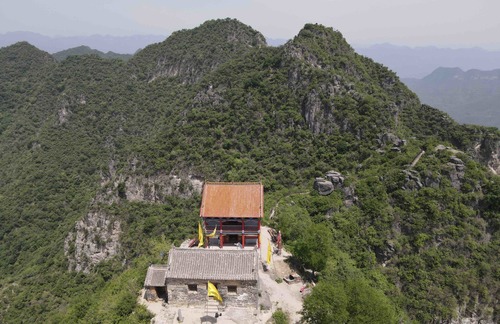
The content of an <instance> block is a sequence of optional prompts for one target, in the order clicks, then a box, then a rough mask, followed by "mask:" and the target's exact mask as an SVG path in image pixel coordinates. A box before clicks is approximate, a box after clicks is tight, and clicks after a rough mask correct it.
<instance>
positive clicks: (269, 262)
mask: <svg viewBox="0 0 500 324" xmlns="http://www.w3.org/2000/svg"><path fill="white" fill-rule="evenodd" d="M272 254H273V251H272V250H271V241H269V240H267V264H271V255H272Z"/></svg>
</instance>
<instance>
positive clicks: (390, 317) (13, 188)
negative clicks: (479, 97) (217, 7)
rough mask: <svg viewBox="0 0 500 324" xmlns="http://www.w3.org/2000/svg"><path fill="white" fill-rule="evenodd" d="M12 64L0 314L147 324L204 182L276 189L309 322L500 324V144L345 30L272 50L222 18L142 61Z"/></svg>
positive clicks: (312, 27) (4, 132)
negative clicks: (308, 272) (436, 103)
mask: <svg viewBox="0 0 500 324" xmlns="http://www.w3.org/2000/svg"><path fill="white" fill-rule="evenodd" d="M0 68H1V70H2V72H3V73H2V74H1V75H0V152H1V156H0V222H1V224H2V226H1V227H0V322H2V323H14V322H35V321H39V322H45V323H51V322H54V323H72V322H74V323H111V322H125V323H140V322H143V323H149V320H150V318H151V315H150V314H149V313H148V312H147V311H146V310H145V309H144V308H143V307H142V306H139V305H138V304H136V297H137V295H138V292H139V289H140V288H141V286H142V283H143V280H144V276H145V273H146V268H147V266H148V265H149V264H151V263H158V262H162V261H164V258H165V257H166V252H167V251H168V249H169V248H170V247H171V246H172V245H177V246H178V245H179V243H180V242H181V241H183V240H184V239H186V238H188V237H192V236H194V234H195V233H196V226H197V215H198V210H199V204H200V195H199V190H198V189H197V188H198V187H199V186H198V185H199V183H200V182H201V181H205V180H206V181H261V182H262V183H263V184H264V187H265V208H266V220H265V221H266V222H267V223H269V224H270V225H272V226H274V227H276V228H277V229H280V230H281V231H282V233H283V239H284V242H285V244H286V246H287V248H288V249H290V250H291V251H292V252H293V253H294V255H296V256H297V258H298V259H299V260H300V262H301V263H302V264H303V265H304V266H305V267H307V268H311V269H313V270H315V271H318V272H320V273H321V275H320V277H319V282H318V284H317V286H316V287H315V288H314V289H313V291H312V293H311V294H310V295H309V296H308V297H307V298H306V299H305V301H304V312H303V317H304V319H305V320H306V321H308V322H310V323H346V322H350V323H391V322H392V323H396V322H422V323H438V322H451V321H453V320H459V319H465V318H467V319H470V320H472V321H476V322H479V321H481V322H499V321H500V308H499V305H500V303H499V301H498V296H499V295H500V293H499V287H500V262H499V255H500V237H499V227H500V178H499V176H498V175H496V173H497V172H500V163H499V158H498V157H499V156H500V132H499V131H498V129H496V128H486V127H479V126H468V125H459V124H457V123H456V122H454V121H453V120H452V119H451V118H450V117H449V116H448V115H446V114H445V113H443V112H441V111H439V110H438V109H435V108H433V107H430V106H427V105H422V104H421V103H420V102H419V100H418V98H417V96H416V95H415V94H414V93H412V92H411V91H410V90H408V88H407V87H406V86H405V85H404V84H403V83H401V82H400V81H399V79H398V77H397V76H396V75H395V74H394V73H393V72H391V71H390V70H388V69H387V68H385V67H384V66H382V65H380V64H377V63H375V62H373V61H372V60H371V59H368V58H366V57H364V56H361V55H359V54H357V53H356V52H355V51H354V50H353V49H352V47H351V46H350V45H349V44H348V43H347V42H346V41H345V39H344V38H343V37H342V35H341V34H340V33H339V32H338V31H334V30H333V29H331V28H327V27H324V26H321V25H316V24H308V25H306V26H304V28H303V29H302V30H301V31H300V32H299V33H298V35H297V36H296V37H295V38H294V39H292V40H290V41H289V42H287V43H286V44H284V45H283V46H280V47H268V46H267V45H266V43H265V39H264V37H263V36H262V35H261V34H260V33H259V32H257V31H255V30H254V29H252V28H251V27H249V26H246V25H244V24H242V23H240V22H238V21H236V20H232V19H224V20H214V21H208V22H206V23H204V24H202V25H201V26H199V27H197V28H194V29H192V30H181V31H178V32H175V33H173V34H172V35H171V36H170V37H169V38H167V39H166V40H165V41H164V42H161V43H158V44H153V45H150V46H148V47H146V48H145V49H143V50H141V51H139V52H138V53H136V54H135V55H134V56H133V57H132V58H130V59H129V60H128V61H123V60H119V59H104V58H101V57H99V56H97V55H81V56H69V57H67V58H65V59H63V60H62V61H60V62H58V61H57V60H56V59H55V58H54V57H53V56H51V55H50V54H48V53H45V52H43V51H40V50H38V49H37V48H35V47H33V46H32V45H30V44H28V43H17V44H15V45H12V46H9V47H5V48H1V49H0ZM417 156H418V157H419V158H416V157H417ZM331 170H335V171H338V172H340V173H341V174H342V177H343V181H342V183H341V184H339V185H337V186H336V187H335V190H334V191H333V193H331V194H330V195H327V196H323V195H320V194H318V192H317V191H316V190H314V189H313V182H314V180H315V178H317V177H324V176H325V174H326V173H327V172H329V171H331ZM271 212H273V215H274V216H273V218H272V219H269V218H268V216H269V215H270V214H271Z"/></svg>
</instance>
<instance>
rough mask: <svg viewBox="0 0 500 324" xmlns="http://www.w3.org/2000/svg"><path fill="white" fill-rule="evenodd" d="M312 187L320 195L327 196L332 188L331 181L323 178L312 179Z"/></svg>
mask: <svg viewBox="0 0 500 324" xmlns="http://www.w3.org/2000/svg"><path fill="white" fill-rule="evenodd" d="M313 188H314V189H316V190H317V191H318V192H319V194H320V195H322V196H328V195H329V194H331V193H332V192H333V189H334V187H333V183H332V182H331V181H328V180H325V179H323V178H316V179H315V180H314V185H313Z"/></svg>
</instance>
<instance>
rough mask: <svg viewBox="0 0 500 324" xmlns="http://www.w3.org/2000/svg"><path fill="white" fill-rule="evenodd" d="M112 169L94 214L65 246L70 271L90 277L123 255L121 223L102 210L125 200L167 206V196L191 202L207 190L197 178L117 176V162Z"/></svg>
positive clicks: (78, 225)
mask: <svg viewBox="0 0 500 324" xmlns="http://www.w3.org/2000/svg"><path fill="white" fill-rule="evenodd" d="M134 166H135V162H134V161H132V164H131V171H132V170H133V169H134ZM109 168H110V170H109V175H110V176H111V179H110V178H105V179H104V178H103V179H102V181H101V186H102V189H101V191H100V192H99V193H97V194H96V196H95V197H94V199H93V200H92V202H91V208H90V211H89V212H88V213H87V215H85V217H84V218H83V219H81V220H79V221H77V222H76V224H75V227H74V228H73V230H72V231H70V233H68V236H67V237H66V240H65V242H64V254H65V256H66V258H67V259H68V263H69V267H68V270H69V271H78V272H79V271H82V272H85V273H88V272H90V270H91V269H92V267H93V266H95V265H97V264H98V263H99V262H102V261H104V260H108V259H111V258H113V257H114V256H116V255H118V254H119V253H120V246H121V245H120V235H121V233H122V231H121V222H120V219H119V218H118V217H117V216H116V215H110V214H109V213H108V212H106V210H104V209H103V208H101V207H99V206H102V205H112V204H114V203H120V201H122V200H127V201H137V202H145V203H163V202H165V200H166V197H167V196H177V197H182V198H188V197H191V196H193V195H195V194H200V193H201V190H202V188H203V179H202V178H201V177H198V176H195V175H188V176H184V177H180V176H177V175H174V174H166V173H158V174H155V175H151V176H144V175H140V174H134V175H129V176H125V175H120V176H115V170H114V161H113V160H112V161H111V162H110V165H109Z"/></svg>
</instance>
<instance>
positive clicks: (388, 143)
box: [377, 133, 406, 153]
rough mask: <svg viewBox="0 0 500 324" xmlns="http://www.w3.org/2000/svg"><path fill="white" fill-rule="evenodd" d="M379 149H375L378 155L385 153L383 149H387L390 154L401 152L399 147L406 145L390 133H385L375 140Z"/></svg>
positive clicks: (404, 141)
mask: <svg viewBox="0 0 500 324" xmlns="http://www.w3.org/2000/svg"><path fill="white" fill-rule="evenodd" d="M377 143H378V144H379V145H380V148H378V149H377V152H379V153H385V150H384V148H389V149H390V150H391V151H392V152H401V147H403V146H405V145H406V140H404V139H401V138H399V137H397V136H396V135H394V134H392V133H385V134H384V135H382V136H381V137H380V139H377Z"/></svg>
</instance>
